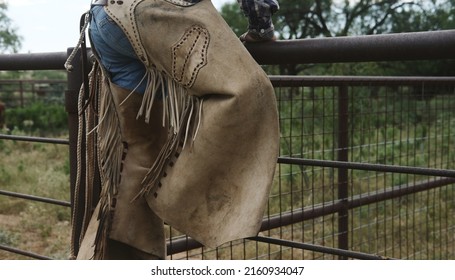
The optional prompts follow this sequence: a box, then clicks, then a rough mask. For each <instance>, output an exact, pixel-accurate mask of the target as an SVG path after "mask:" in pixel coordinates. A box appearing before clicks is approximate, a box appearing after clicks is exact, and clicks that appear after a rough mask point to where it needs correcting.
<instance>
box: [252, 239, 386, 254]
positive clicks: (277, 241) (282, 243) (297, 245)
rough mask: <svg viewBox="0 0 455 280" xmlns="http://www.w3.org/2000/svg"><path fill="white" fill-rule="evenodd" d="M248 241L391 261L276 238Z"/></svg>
mask: <svg viewBox="0 0 455 280" xmlns="http://www.w3.org/2000/svg"><path fill="white" fill-rule="evenodd" d="M247 239H249V240H253V241H258V242H264V243H267V244H275V245H280V246H285V247H290V248H297V249H302V250H310V251H314V252H319V253H324V254H331V255H336V256H342V257H347V258H353V259H359V260H386V259H387V260H389V259H390V258H387V257H381V256H378V255H372V254H367V253H362V252H355V251H348V250H343V249H337V248H332V247H325V246H321V245H314V244H307V243H300V242H294V241H289V240H283V239H276V238H271V237H265V236H256V237H251V238H247Z"/></svg>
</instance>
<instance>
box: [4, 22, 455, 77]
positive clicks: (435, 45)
mask: <svg viewBox="0 0 455 280" xmlns="http://www.w3.org/2000/svg"><path fill="white" fill-rule="evenodd" d="M246 48H247V49H248V51H249V52H250V53H251V54H252V55H253V57H254V58H255V59H256V60H257V61H258V63H260V64H270V65H271V64H305V63H336V62H368V61H399V60H427V59H455V53H454V52H453V50H454V49H455V30H444V31H426V32H412V33H399V34H381V35H368V36H349V37H331V38H313V39H300V40H281V41H276V42H270V43H263V44H246ZM67 57H68V55H67V53H66V52H55V53H34V54H9V55H5V54H3V55H0V70H64V69H65V68H64V63H65V61H66V59H67Z"/></svg>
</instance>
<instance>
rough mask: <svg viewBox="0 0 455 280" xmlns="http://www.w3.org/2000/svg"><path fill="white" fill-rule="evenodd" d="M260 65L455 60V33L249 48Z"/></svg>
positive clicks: (304, 41) (321, 40)
mask: <svg viewBox="0 0 455 280" xmlns="http://www.w3.org/2000/svg"><path fill="white" fill-rule="evenodd" d="M246 48H247V49H248V51H249V52H250V53H251V54H252V55H253V57H254V58H255V59H256V60H257V61H258V63H260V64H269V65H272V64H273V65H274V64H303V63H336V62H367V61H403V60H427V59H454V58H455V53H454V51H453V50H454V49H455V30H444V31H426V32H413V33H396V34H381V35H368V36H349V37H332V38H314V39H301V40H282V41H276V42H270V43H264V44H246Z"/></svg>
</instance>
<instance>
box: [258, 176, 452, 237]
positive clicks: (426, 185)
mask: <svg viewBox="0 0 455 280" xmlns="http://www.w3.org/2000/svg"><path fill="white" fill-rule="evenodd" d="M450 184H455V179H453V178H444V179H438V180H432V181H423V182H420V183H417V184H414V185H411V186H407V185H400V186H395V187H392V188H388V189H386V190H384V191H382V192H376V193H366V194H360V195H357V196H354V197H352V198H350V199H348V200H347V201H340V200H335V201H332V202H328V203H324V204H320V205H314V206H311V207H306V208H300V209H294V210H293V211H290V212H285V213H281V214H279V215H276V216H273V217H269V218H267V219H264V221H263V222H262V226H261V230H260V231H266V230H271V229H274V228H279V227H281V226H288V225H291V224H295V223H299V222H303V221H308V220H312V219H315V218H318V217H323V216H326V215H331V214H335V213H338V212H339V211H340V210H342V209H347V210H350V209H354V208H357V207H362V206H365V205H368V204H372V203H378V202H381V201H385V200H389V199H393V198H398V197H403V196H405V195H410V194H414V193H418V192H422V191H426V190H431V189H435V188H439V187H442V186H447V185H450Z"/></svg>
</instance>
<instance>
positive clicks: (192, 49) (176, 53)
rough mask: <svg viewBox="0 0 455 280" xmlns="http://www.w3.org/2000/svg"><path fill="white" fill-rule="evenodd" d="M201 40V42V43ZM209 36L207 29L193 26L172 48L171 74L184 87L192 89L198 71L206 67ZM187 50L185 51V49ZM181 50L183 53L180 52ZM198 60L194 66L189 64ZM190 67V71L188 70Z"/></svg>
mask: <svg viewBox="0 0 455 280" xmlns="http://www.w3.org/2000/svg"><path fill="white" fill-rule="evenodd" d="M201 40H202V42H201ZM209 42H210V35H209V32H208V30H207V29H205V28H203V27H201V26H198V25H194V26H192V27H190V28H189V29H188V30H187V31H186V32H185V33H184V34H183V36H182V38H181V39H180V40H179V41H178V42H177V43H176V44H175V45H174V46H173V48H172V73H173V77H174V79H175V81H176V82H178V83H180V84H182V85H183V86H184V87H188V88H190V87H192V86H193V84H194V82H195V80H196V78H197V75H198V73H199V71H200V70H201V69H202V68H203V67H204V66H205V65H207V49H208V45H209ZM185 48H187V50H186V49H185ZM182 49H183V51H182ZM191 60H199V63H197V64H196V65H194V66H191V65H190V64H189V62H190V61H191ZM189 67H192V69H188V68H189Z"/></svg>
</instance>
